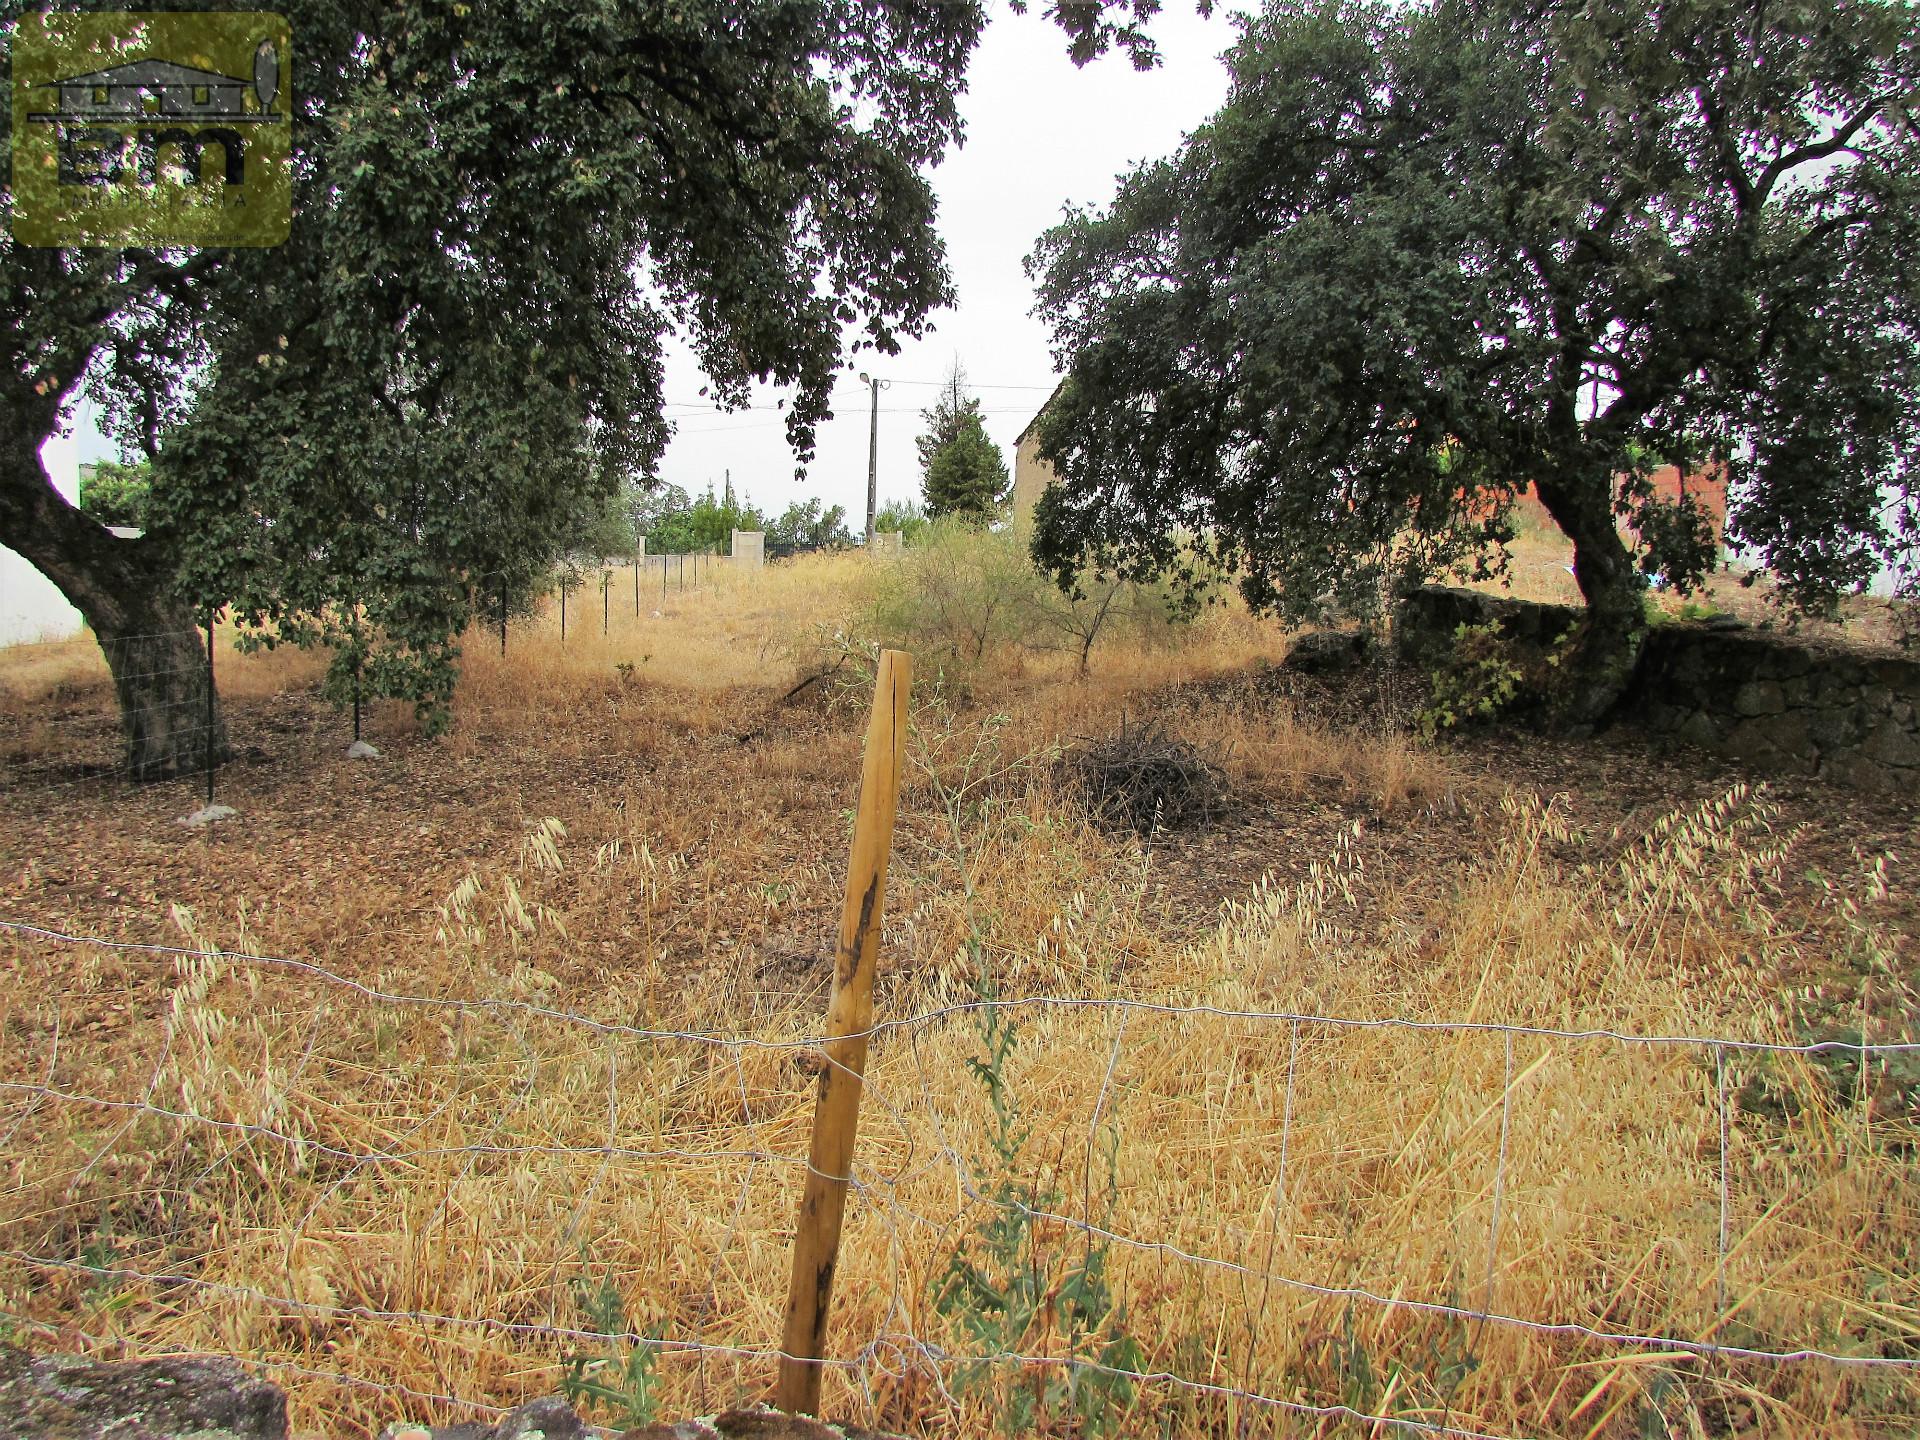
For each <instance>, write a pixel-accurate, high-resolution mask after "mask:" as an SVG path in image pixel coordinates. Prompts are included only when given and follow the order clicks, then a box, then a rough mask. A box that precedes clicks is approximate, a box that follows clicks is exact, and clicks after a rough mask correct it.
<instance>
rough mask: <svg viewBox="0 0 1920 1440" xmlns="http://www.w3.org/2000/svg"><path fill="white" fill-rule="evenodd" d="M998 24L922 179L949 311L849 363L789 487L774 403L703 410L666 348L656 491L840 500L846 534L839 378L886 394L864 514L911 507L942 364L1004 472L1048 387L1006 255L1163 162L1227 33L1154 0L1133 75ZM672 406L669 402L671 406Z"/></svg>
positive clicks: (682, 364)
mask: <svg viewBox="0 0 1920 1440" xmlns="http://www.w3.org/2000/svg"><path fill="white" fill-rule="evenodd" d="M1043 8H1044V6H1043V5H1042V4H1040V3H1036V4H1035V5H1034V6H1033V7H1032V8H1031V9H1030V10H1029V12H1028V13H1027V14H1025V15H1015V14H1012V13H1011V12H1009V11H1008V10H1006V8H1005V7H1004V5H1003V4H1002V3H998V0H996V3H994V4H993V6H992V16H993V18H992V20H991V21H990V23H989V24H988V26H987V29H986V33H985V35H984V36H983V37H982V40H981V44H980V48H979V49H978V50H976V51H975V52H974V57H973V63H972V65H971V66H970V67H969V70H968V87H967V92H966V94H965V95H964V96H962V97H961V113H962V115H963V116H964V118H965V121H966V143H965V144H964V145H963V146H961V148H960V149H959V150H958V151H957V152H953V153H950V154H949V156H948V158H947V159H946V161H945V162H944V163H943V164H941V165H940V166H939V167H938V168H937V169H935V170H934V172H933V182H934V189H935V190H936V192H937V193H938V195H939V200H940V212H939V222H938V223H939V228H940V233H941V235H942V236H943V237H944V238H945V240H946V242H947V263H948V265H949V267H950V269H951V271H952V274H953V279H954V286H955V290H956V292H957V295H958V300H957V303H956V305H955V306H954V308H952V309H950V310H945V311H941V312H939V313H938V314H937V315H935V316H934V317H933V329H932V332H931V333H930V334H929V335H928V336H927V338H926V339H924V340H920V341H910V342H908V343H907V344H905V345H904V346H903V347H902V349H901V353H900V354H899V355H897V356H893V357H884V356H874V355H873V354H871V353H870V352H869V353H865V354H862V355H861V356H860V357H859V359H858V361H857V362H854V363H850V364H849V365H848V366H847V369H846V374H845V378H844V379H843V380H842V381H841V383H840V384H839V385H838V386H837V387H836V388H835V391H834V417H833V419H832V420H830V421H828V422H826V423H825V424H824V425H822V426H821V428H820V432H819V442H818V444H819V449H818V453H817V454H816V456H815V458H814V462H813V464H812V465H811V466H810V467H809V468H808V473H807V478H806V480H805V481H795V480H794V478H793V468H794V467H793V457H792V454H791V452H789V451H788V449H787V446H786V441H785V439H784V435H785V431H784V429H783V425H784V419H783V416H782V414H781V412H780V411H778V410H776V409H774V408H773V405H774V402H775V401H776V400H777V399H778V397H779V393H780V392H778V391H776V390H772V389H767V390H765V391H762V392H759V393H757V394H756V395H755V398H754V404H755V407H756V408H755V409H753V410H751V411H739V412H734V413H732V414H720V413H716V412H714V411H713V409H712V408H711V404H710V402H705V401H702V400H701V399H700V394H699V392H700V386H701V384H702V377H701V374H700V371H699V368H698V366H697V365H695V364H694V363H693V361H692V359H691V358H690V357H689V356H688V355H687V354H686V353H685V352H684V351H676V352H674V353H672V354H670V356H669V361H668V370H667V399H668V401H669V402H670V403H669V405H668V407H667V413H668V414H669V415H670V416H672V417H674V418H675V420H676V423H677V424H678V426H679V430H678V433H677V434H676V436H675V438H674V440H673V443H672V444H671V445H670V446H669V447H668V449H667V453H666V457H665V459H664V461H663V462H662V464H661V472H660V473H661V477H662V478H663V479H664V480H667V481H670V482H672V483H674V484H677V485H681V486H683V487H685V488H686V490H687V491H688V492H689V493H690V494H698V493H699V491H700V490H701V489H703V488H704V487H705V486H706V484H707V482H708V481H709V480H711V481H712V482H713V484H714V486H715V488H716V489H717V488H719V486H720V485H721V483H722V481H723V479H724V477H725V472H726V471H727V470H728V469H731V470H732V472H733V483H734V488H735V490H736V491H739V492H744V493H745V494H746V495H748V496H750V497H751V498H752V499H753V500H754V502H755V503H757V504H758V505H760V506H761V508H762V509H764V510H767V511H768V512H770V513H777V512H778V511H780V510H782V509H784V508H785V507H786V505H787V504H788V502H790V501H792V500H796V499H804V498H806V497H807V496H810V495H817V496H819V497H820V498H821V499H822V500H823V501H824V502H825V503H826V504H828V505H835V504H838V505H844V506H845V507H846V509H847V515H848V520H849V524H850V526H851V528H852V529H854V530H855V531H858V530H859V529H860V528H861V527H862V526H863V525H864V524H865V520H866V492H867V427H868V423H869V418H868V408H869V403H870V402H869V397H868V392H867V388H866V387H865V386H864V385H862V384H861V383H860V382H859V380H858V378H857V377H856V374H855V372H856V371H858V370H867V371H868V372H869V373H871V374H877V375H879V376H880V377H881V378H883V379H890V380H892V382H893V385H892V388H891V389H888V390H883V391H881V393H880V445H879V453H880V461H879V492H880V503H881V504H882V505H884V504H886V503H887V501H888V500H890V499H907V498H914V499H917V498H919V494H920V472H919V461H918V457H917V456H916V454H915V451H914V448H913V439H914V436H916V435H917V434H918V433H919V432H920V424H921V422H920V412H921V411H922V410H923V409H925V408H926V407H927V406H928V405H930V404H931V403H932V402H933V398H934V395H935V393H936V390H937V387H938V385H939V382H940V381H941V380H942V378H943V377H944V376H945V375H946V373H947V370H948V367H949V366H950V365H951V363H952V361H953V358H954V357H955V355H958V356H959V358H960V361H961V363H962V364H963V365H964V366H965V368H966V372H967V379H968V382H969V384H970V386H971V388H972V389H973V392H974V393H975V394H976V395H977V396H979V398H980V400H981V404H982V407H983V409H984V410H985V412H986V420H987V433H988V434H989V435H991V436H992V437H993V439H994V440H995V441H996V442H997V443H998V444H999V446H1000V448H1001V450H1002V451H1003V452H1004V453H1005V455H1006V458H1007V464H1008V467H1009V468H1011V467H1012V464H1013V441H1014V437H1015V436H1016V435H1018V434H1019V433H1020V432H1021V431H1022V430H1024V429H1025V428H1026V426H1027V422H1028V421H1029V420H1031V419H1032V418H1033V414H1034V411H1035V410H1037V409H1038V408H1039V406H1040V404H1041V402H1042V401H1044V400H1045V399H1046V398H1047V395H1048V394H1049V393H1050V392H1051V391H1052V389H1053V386H1054V381H1055V379H1056V378H1057V377H1056V376H1055V374H1054V369H1053V361H1052V357H1051V354H1050V353H1049V344H1048V339H1049V337H1048V334H1047V331H1046V329H1045V328H1044V327H1043V326H1042V325H1041V323H1040V322H1039V321H1038V320H1036V319H1035V318H1033V316H1032V315H1031V314H1030V313H1029V312H1030V311H1031V309H1032V308H1033V287H1032V286H1031V285H1030V284H1029V283H1028V281H1027V278H1026V275H1025V273H1024V272H1023V270H1022V268H1021V261H1022V260H1023V259H1024V258H1025V257H1026V256H1027V254H1028V253H1029V252H1030V251H1031V250H1032V249H1033V245H1034V241H1035V240H1037V239H1038V238H1039V236H1040V233H1041V232H1042V231H1043V230H1045V229H1046V228H1047V227H1048V226H1050V225H1052V224H1053V223H1054V222H1055V221H1056V220H1058V219H1059V218H1060V213H1061V209H1062V207H1063V206H1065V205H1066V204H1068V203H1069V202H1073V203H1081V204H1103V203H1105V202H1106V201H1107V200H1109V199H1111V198H1112V195H1113V190H1114V181H1115V179H1116V177H1117V176H1119V175H1120V174H1121V173H1122V172H1124V171H1126V170H1128V169H1130V168H1131V167H1132V166H1133V165H1134V164H1135V163H1137V162H1139V161H1141V160H1149V159H1157V158H1159V157H1161V156H1163V155H1168V154H1171V153H1172V152H1173V151H1174V150H1175V149H1176V148H1177V147H1178V145H1179V143H1180V140H1181V138H1182V136H1184V135H1185V134H1186V132H1187V131H1189V130H1191V129H1192V128H1193V127H1194V126H1196V125H1198V124H1199V123H1201V122H1202V121H1204V120H1205V119H1206V118H1207V117H1208V116H1210V115H1211V114H1212V113H1213V112H1214V111H1215V110H1217V109H1218V108H1219V107H1220V104H1221V102H1222V101H1223V100H1224V99H1225V98H1226V90H1227V84H1226V70H1225V67H1223V66H1222V65H1221V64H1220V63H1219V58H1218V57H1219V55H1220V53H1221V52H1222V51H1224V50H1225V49H1226V48H1227V47H1228V46H1229V45H1230V44H1232V43H1233V40H1234V38H1235V31H1234V29H1233V26H1232V24H1231V22H1230V20H1229V19H1228V18H1227V13H1226V12H1225V11H1224V10H1220V11H1216V12H1215V14H1214V15H1213V17H1212V18H1211V19H1206V20H1203V19H1201V18H1200V17H1199V16H1198V15H1196V14H1195V13H1194V11H1193V9H1192V6H1191V5H1190V4H1185V3H1183V0H1171V3H1169V5H1168V6H1167V9H1166V10H1165V11H1164V12H1163V13H1162V14H1161V15H1159V16H1158V17H1156V18H1155V20H1154V22H1153V29H1152V33H1153V35H1154V38H1155V40H1156V42H1157V43H1158V45H1159V47H1160V52H1161V65H1160V67H1159V68H1158V69H1156V70H1151V71H1147V72H1144V73H1143V72H1140V71H1136V70H1135V69H1133V67H1132V65H1131V64H1130V63H1129V62H1128V61H1127V60H1126V59H1125V58H1124V57H1123V56H1119V55H1109V56H1106V57H1105V58H1103V59H1101V60H1098V61H1096V62H1094V63H1093V64H1091V65H1088V66H1087V67H1086V68H1085V69H1078V70H1077V69H1075V68H1074V66H1073V64H1072V62H1071V61H1069V60H1068V59H1067V47H1066V36H1065V35H1064V33H1063V32H1062V31H1061V30H1060V29H1059V28H1058V27H1057V26H1055V25H1054V24H1052V23H1051V22H1050V21H1048V20H1046V19H1045V18H1044V17H1043V16H1042V15H1041V14H1040V13H1039V12H1040V11H1041V10H1042V9H1043ZM680 402H687V403H680Z"/></svg>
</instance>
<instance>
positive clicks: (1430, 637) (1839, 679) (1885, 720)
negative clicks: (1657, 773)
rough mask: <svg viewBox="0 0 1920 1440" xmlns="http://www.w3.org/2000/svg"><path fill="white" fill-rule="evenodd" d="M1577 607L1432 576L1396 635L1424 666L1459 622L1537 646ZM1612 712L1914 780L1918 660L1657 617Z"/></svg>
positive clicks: (1832, 768) (1763, 761)
mask: <svg viewBox="0 0 1920 1440" xmlns="http://www.w3.org/2000/svg"><path fill="white" fill-rule="evenodd" d="M1580 618H1581V611H1580V609H1579V607H1577V606H1568V605H1534V604H1529V603H1527V602H1525V601H1519V600H1511V599H1507V598H1505V597H1503V596H1496V595H1484V594H1481V593H1480V592H1478V591H1473V590H1458V589H1448V588H1443V587H1439V586H1433V587H1429V588H1427V589H1424V590H1420V591H1416V592H1415V593H1414V594H1413V595H1411V596H1409V597H1408V598H1407V600H1406V601H1404V602H1403V603H1402V605H1401V608H1400V611H1399V613H1398V614H1397V615H1396V616H1395V621H1394V632H1395V635H1394V639H1395V645H1396V648H1398V649H1399V651H1400V653H1401V654H1402V655H1403V656H1404V657H1405V658H1407V659H1409V660H1411V661H1412V662H1413V663H1414V664H1416V665H1419V666H1421V667H1422V668H1431V667H1432V666H1433V665H1435V664H1437V663H1438V662H1439V660H1440V658H1441V657H1443V656H1444V655H1445V654H1446V653H1447V650H1448V648H1449V646H1450V644H1451V640H1452V635H1453V631H1454V628H1455V627H1456V626H1458V625H1462V624H1485V623H1487V622H1488V621H1494V620H1497V621H1500V622H1501V625H1502V629H1503V631H1504V632H1505V633H1506V634H1508V635H1509V636H1511V637H1513V638H1514V639H1515V641H1516V642H1517V643H1518V644H1520V645H1521V646H1523V647H1527V648H1529V649H1533V650H1536V651H1538V652H1541V653H1544V651H1545V649H1546V648H1547V647H1549V646H1551V645H1552V643H1553V641H1554V640H1556V639H1557V638H1558V637H1559V636H1560V635H1561V634H1563V633H1564V632H1565V631H1567V630H1568V629H1570V628H1572V626H1574V625H1575V624H1577V623H1578V622H1579V620H1580ZM1618 717H1619V718H1620V719H1622V720H1626V721H1628V722H1631V723H1635V724H1639V725H1641V726H1643V727H1644V728H1646V729H1647V730H1649V731H1651V732H1652V733H1654V734H1656V735H1662V736H1667V737H1670V738H1672V739H1675V740H1682V741H1685V742H1686V743H1688V744H1691V745H1697V746H1699V747H1700V748H1701V749H1703V750H1709V751H1712V752H1713V753H1714V754H1716V755H1724V756H1726V757H1728V758H1729V759H1733V760H1739V761H1742V762H1745V763H1748V764H1751V765H1753V766H1754V767H1756V768H1757V769H1761V770H1767V771H1773V772H1775V773H1788V774H1796V775H1818V776H1822V777H1824V778H1827V779H1831V780H1834V781H1836V782H1838V783H1840V784H1843V785H1851V786H1856V787H1859V788H1862V789H1869V790H1882V791H1899V792H1907V791H1911V790H1912V789H1913V788H1914V787H1916V786H1920V661H1917V660H1913V659H1909V658H1907V657H1906V656H1902V655H1895V654H1888V653H1882V652H1866V651H1856V650H1845V649H1841V648H1838V647H1835V646H1830V645H1812V644H1807V643H1805V642H1802V641H1796V640H1792V639H1789V638H1787V637H1784V636H1780V635H1774V634H1771V633H1769V632H1766V631H1760V630H1754V629H1752V628H1750V627H1748V626H1744V625H1738V624H1735V625H1732V626H1725V625H1715V624H1713V623H1712V622H1708V623H1705V624H1691V623H1683V622H1671V623H1668V624H1664V625H1656V626H1655V627H1654V628H1653V629H1652V630H1651V631H1650V632H1648V635H1647V643H1646V646H1645V648H1644V649H1643V650H1642V652H1641V656H1640V664H1639V668H1638V669H1637V670H1636V671H1635V672H1634V678H1633V682H1632V684H1631V685H1630V686H1629V688H1628V691H1627V694H1626V695H1625V697H1624V698H1623V699H1622V701H1621V705H1620V709H1619V711H1618Z"/></svg>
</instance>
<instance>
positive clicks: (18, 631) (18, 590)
mask: <svg viewBox="0 0 1920 1440" xmlns="http://www.w3.org/2000/svg"><path fill="white" fill-rule="evenodd" d="M40 463H41V464H42V465H44V466H46V467H47V474H48V475H49V476H50V477H51V478H52V480H53V485H54V488H55V489H56V490H58V491H59V492H60V493H61V494H62V495H64V496H65V497H66V498H67V501H68V503H69V504H73V505H78V504H79V503H80V467H79V464H78V461H77V458H76V453H75V447H74V443H73V441H72V440H71V439H53V440H49V441H48V442H47V443H46V444H45V445H43V446H41V447H40ZM83 628H84V625H83V622H82V621H81V619H80V612H79V611H78V610H76V609H74V608H73V606H71V605H69V604H68V603H67V599H66V597H65V596H64V595H62V594H61V593H60V591H59V589H58V588H57V587H56V586H55V585H54V583H53V582H52V581H51V580H49V579H47V577H46V576H44V575H42V574H41V573H40V572H39V571H38V570H36V569H34V568H33V566H32V565H31V564H29V563H28V562H27V559H26V557H25V556H23V555H17V554H15V553H14V552H13V551H11V550H9V549H7V548H6V547H5V546H4V545H0V645H20V644H30V643H32V642H33V641H36V640H65V639H68V638H69V637H71V636H74V635H78V634H79V633H80V631H81V630H82V629H83Z"/></svg>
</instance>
